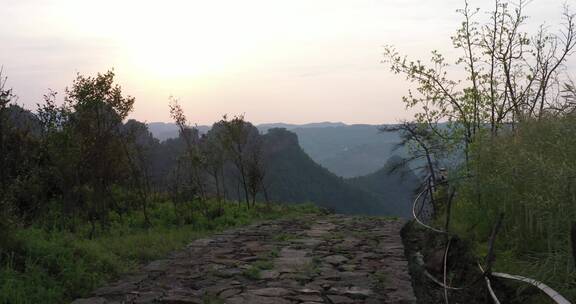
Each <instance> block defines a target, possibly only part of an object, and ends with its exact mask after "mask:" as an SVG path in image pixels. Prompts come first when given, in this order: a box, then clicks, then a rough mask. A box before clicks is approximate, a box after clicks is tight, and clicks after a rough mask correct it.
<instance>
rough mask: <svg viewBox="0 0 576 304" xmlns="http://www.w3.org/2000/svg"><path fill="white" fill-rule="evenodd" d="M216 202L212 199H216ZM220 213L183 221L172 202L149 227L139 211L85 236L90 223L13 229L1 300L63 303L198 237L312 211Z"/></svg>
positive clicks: (1, 268) (0, 281)
mask: <svg viewBox="0 0 576 304" xmlns="http://www.w3.org/2000/svg"><path fill="white" fill-rule="evenodd" d="M214 205H215V204H214ZM223 206H224V212H223V214H222V215H221V216H219V217H216V218H213V219H209V218H207V217H206V216H203V215H202V213H201V212H196V213H195V214H194V218H193V220H192V223H191V224H187V225H184V224H182V221H181V219H180V218H179V216H178V212H177V210H176V208H175V207H174V206H173V205H172V204H171V203H162V204H157V205H155V206H154V207H153V208H152V210H151V211H150V215H151V219H152V222H153V226H152V227H151V228H144V227H143V226H144V225H143V218H142V216H141V214H140V213H132V214H127V215H123V217H122V219H120V217H115V216H111V218H112V222H111V225H110V228H108V229H106V230H100V231H98V234H97V237H96V238H94V239H88V238H87V235H88V230H89V227H88V226H87V225H86V226H80V227H78V229H77V231H76V232H75V233H71V232H68V231H63V230H54V229H50V230H49V229H46V228H45V227H29V228H25V229H17V230H16V231H14V238H15V239H16V241H17V243H18V244H19V245H18V246H19V247H18V249H17V250H15V251H14V252H8V253H6V252H5V253H4V257H3V258H2V260H1V262H2V264H1V265H0V303H11V304H19V303H47V304H50V303H63V302H69V301H71V300H72V299H74V298H78V297H83V296H86V295H88V294H89V292H90V291H91V290H93V289H95V288H97V287H99V286H102V285H103V284H105V283H106V282H110V281H111V280H114V279H116V278H118V277H119V276H121V275H122V274H126V273H129V272H131V271H134V270H135V269H136V268H137V267H138V266H139V265H142V264H144V263H147V262H149V261H152V260H155V259H159V258H162V257H164V256H165V255H167V254H168V253H169V252H171V251H174V250H178V249H180V248H182V247H183V246H185V245H186V244H188V243H190V242H191V241H192V240H194V239H196V238H200V237H203V236H206V235H209V234H211V233H215V232H218V231H221V230H224V229H227V228H231V227H235V226H240V225H246V224H249V223H252V222H255V221H260V220H268V219H275V218H280V217H283V218H285V217H291V216H294V217H295V216H299V215H302V214H305V213H313V212H316V208H315V207H313V206H309V205H306V206H280V205H271V206H270V207H269V208H268V207H266V206H264V205H260V206H257V208H251V209H249V210H247V209H246V208H245V207H244V206H238V205H237V204H232V203H226V204H224V205H223Z"/></svg>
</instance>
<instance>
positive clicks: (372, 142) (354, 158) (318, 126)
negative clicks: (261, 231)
mask: <svg viewBox="0 0 576 304" xmlns="http://www.w3.org/2000/svg"><path fill="white" fill-rule="evenodd" d="M378 127H379V126H377V125H360V124H358V125H346V124H344V123H341V122H320V123H309V124H303V125H296V124H286V123H269V124H261V125H258V126H257V128H258V130H259V131H260V132H261V133H266V132H267V131H268V130H270V129H273V128H284V129H286V130H290V131H292V132H294V133H296V134H297V135H298V139H299V141H300V145H301V147H302V149H304V151H305V152H306V153H307V154H308V155H309V156H310V157H311V158H312V159H313V160H314V161H315V162H317V163H319V164H320V165H322V166H323V167H325V168H326V169H328V170H330V172H332V173H334V174H336V175H338V176H341V177H345V178H349V177H356V176H362V175H366V174H370V173H373V172H375V171H376V170H378V169H379V168H381V167H383V166H384V164H385V163H386V161H387V160H388V158H389V157H390V156H391V155H393V154H394V153H397V154H400V155H403V154H404V153H405V152H404V151H403V150H399V151H395V152H394V151H393V148H394V146H395V145H396V143H398V142H399V141H400V139H399V136H398V134H395V133H382V132H380V131H379V130H378ZM148 128H149V130H150V132H152V134H153V135H154V137H156V138H158V139H159V140H160V141H164V140H166V139H168V138H175V137H178V128H177V127H176V125H174V124H173V123H149V124H148ZM198 128H199V130H200V133H205V132H207V130H208V129H209V127H208V126H199V127H198Z"/></svg>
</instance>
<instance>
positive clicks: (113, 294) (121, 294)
mask: <svg viewBox="0 0 576 304" xmlns="http://www.w3.org/2000/svg"><path fill="white" fill-rule="evenodd" d="M404 224H405V222H404V221H401V220H391V219H382V218H369V217H351V216H339V215H331V216H309V217H303V218H300V219H297V220H282V221H273V222H265V223H260V224H256V225H251V226H247V227H244V228H241V229H236V230H231V231H227V232H224V233H221V234H218V235H215V236H213V237H212V238H207V239H200V240H196V241H194V242H193V243H191V244H190V245H189V246H188V247H187V248H186V249H184V250H182V251H180V252H177V253H174V254H172V255H171V256H170V257H168V258H167V259H165V260H159V261H155V262H152V263H150V264H149V265H147V266H145V267H143V269H142V271H141V272H140V273H138V274H135V275H132V276H130V277H127V278H124V279H122V280H120V281H118V282H116V283H114V284H112V285H109V286H106V287H103V288H100V289H98V290H95V291H94V292H93V297H91V298H87V299H78V300H76V301H74V302H73V304H88V303H89V304H105V303H165V304H176V303H198V304H209V303H210V304H211V303H230V304H236V303H253V304H267V303H270V304H292V303H294V304H296V303H301V304H313V303H332V304H344V303H416V298H415V297H414V292H413V290H412V285H411V279H410V275H409V274H408V262H407V261H406V258H405V256H404V246H403V244H402V238H401V236H400V231H401V229H402V227H403V225H404Z"/></svg>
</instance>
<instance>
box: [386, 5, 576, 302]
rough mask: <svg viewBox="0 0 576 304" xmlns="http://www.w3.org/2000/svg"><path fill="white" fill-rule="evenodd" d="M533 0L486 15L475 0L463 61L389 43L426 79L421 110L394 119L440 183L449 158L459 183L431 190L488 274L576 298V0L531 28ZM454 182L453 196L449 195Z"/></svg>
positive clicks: (395, 66) (416, 97)
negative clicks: (573, 62) (527, 11)
mask: <svg viewBox="0 0 576 304" xmlns="http://www.w3.org/2000/svg"><path fill="white" fill-rule="evenodd" d="M526 4H527V2H525V1H519V2H518V3H516V2H515V3H512V2H511V1H500V0H496V1H495V2H494V6H493V8H494V9H493V10H492V11H491V12H489V13H488V14H487V15H486V16H487V18H486V21H482V20H481V19H480V16H482V15H483V14H482V13H481V12H480V11H479V10H475V9H472V8H470V7H469V5H468V3H467V2H465V6H464V8H463V9H461V10H459V11H458V12H459V13H460V14H461V16H462V19H463V21H462V23H461V25H460V27H459V28H458V29H457V31H456V34H455V35H454V36H452V37H451V39H452V42H453V47H454V48H455V49H456V50H457V51H458V52H460V54H463V55H462V57H459V58H457V59H456V65H455V66H452V65H451V64H450V63H449V61H448V59H446V58H445V57H444V56H442V54H440V53H439V52H438V51H433V52H432V57H431V60H430V64H427V63H426V62H425V61H421V60H415V61H411V60H409V59H407V58H406V57H405V56H401V55H399V53H398V52H397V51H396V50H395V49H394V48H392V47H388V48H386V51H385V60H386V62H388V63H389V64H390V66H391V69H392V71H393V72H395V73H400V74H403V75H405V76H406V78H407V79H408V80H409V81H411V82H413V83H414V84H415V90H413V91H411V92H410V93H409V94H408V95H407V96H406V97H405V98H404V101H405V102H406V104H407V106H408V107H416V108H419V109H420V110H421V111H420V112H419V113H418V114H417V115H416V117H415V120H414V121H408V122H405V123H403V124H401V125H399V126H396V127H395V131H400V132H402V133H403V136H402V138H403V143H404V144H406V145H407V146H408V148H409V150H410V151H411V153H412V154H411V155H413V156H411V157H407V158H406V159H405V162H409V161H411V160H412V159H420V160H423V161H424V162H425V166H424V169H425V171H426V173H427V175H428V176H429V181H430V185H438V184H439V183H443V182H444V181H445V178H446V174H445V173H443V172H442V173H441V172H440V170H439V167H443V166H448V167H449V168H450V170H449V172H448V176H447V178H448V185H449V186H448V188H446V187H435V188H434V189H436V190H437V191H436V192H432V193H431V194H430V196H432V197H434V196H435V197H436V198H437V199H436V200H435V201H432V202H433V204H432V208H433V209H434V211H435V212H434V215H435V218H436V224H437V225H438V227H442V229H447V230H448V232H452V233H455V234H456V235H458V236H459V237H463V238H465V239H466V240H467V241H470V242H471V243H472V244H474V247H475V248H476V250H477V254H478V258H481V259H483V260H484V268H485V269H488V273H486V275H490V270H495V271H505V272H510V273H512V274H525V275H527V276H528V277H531V278H534V279H537V280H540V281H543V282H545V283H546V284H549V285H551V286H552V287H553V288H554V289H556V290H558V291H560V292H561V293H562V294H563V295H564V296H565V297H568V298H569V299H571V300H575V299H576V294H575V293H574V291H575V290H576V279H575V278H576V267H575V264H576V253H575V252H576V229H574V226H573V225H572V224H571V222H572V221H574V216H575V213H574V212H575V210H576V196H575V195H574V194H575V192H574V191H575V190H574V176H576V167H575V166H574V165H575V163H574V160H575V159H576V153H575V152H576V151H575V150H574V144H575V142H574V138H575V137H576V127H575V126H576V118H575V115H576V103H575V102H574V101H575V100H576V99H575V97H576V94H575V93H576V91H575V90H574V84H573V83H572V81H571V80H570V75H569V74H568V72H569V70H568V65H567V62H568V61H567V60H568V58H570V56H571V55H572V54H573V52H574V49H575V47H576V24H575V18H576V15H575V14H573V13H572V12H571V11H570V8H569V7H568V6H565V7H564V11H563V13H562V15H561V17H562V18H561V20H562V21H561V24H559V25H558V26H556V27H554V26H549V25H547V26H540V27H538V29H537V31H536V32H535V33H528V32H526V31H525V30H524V28H525V23H526V21H527V20H529V19H528V18H527V17H526V16H525V15H524V12H523V11H524V8H525V6H526ZM554 30H557V32H554ZM456 70H458V72H457V73H456V75H457V76H456V77H454V78H451V76H452V74H451V73H449V72H453V71H456ZM461 75H465V77H464V78H462V77H460V76H461ZM449 193H455V196H454V200H451V199H440V198H447V197H450V195H448V194H449ZM449 201H451V202H452V204H449V203H448V202H449ZM449 211H451V212H449ZM501 216H503V222H502V223H503V224H502V228H501V229H499V230H498V229H496V227H498V225H495V224H496V223H497V222H498V221H499V220H498V219H499V218H500V217H501ZM447 217H448V218H449V221H448V220H446V218H447ZM571 230H572V231H573V232H572V234H573V236H572V238H571V237H570V233H571ZM492 231H494V233H496V238H495V244H496V247H495V249H496V251H495V256H496V263H495V265H494V267H493V268H490V266H491V263H492V262H493V256H492V255H490V254H488V252H489V250H488V247H489V244H490V243H491V242H489V240H490V239H491V237H490V236H491V235H492V234H493V233H492ZM451 240H452V238H450V237H446V240H445V246H446V247H448V245H449V244H450V242H451ZM506 282H507V283H509V282H508V281H506ZM509 284H512V283H509ZM514 286H519V287H521V289H524V288H525V287H526V285H525V284H518V285H514ZM533 300H534V301H536V302H537V303H541V302H542V299H539V298H536V299H533ZM446 301H448V299H446Z"/></svg>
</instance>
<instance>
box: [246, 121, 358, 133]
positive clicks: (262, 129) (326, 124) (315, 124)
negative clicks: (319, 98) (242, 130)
mask: <svg viewBox="0 0 576 304" xmlns="http://www.w3.org/2000/svg"><path fill="white" fill-rule="evenodd" d="M344 126H346V124H345V123H343V122H329V121H325V122H313V123H307V124H303V125H296V124H287V123H266V124H260V125H258V126H257V127H258V129H259V130H260V132H262V133H266V132H268V130H269V129H274V128H283V129H286V130H294V129H297V128H301V129H307V128H326V127H344Z"/></svg>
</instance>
